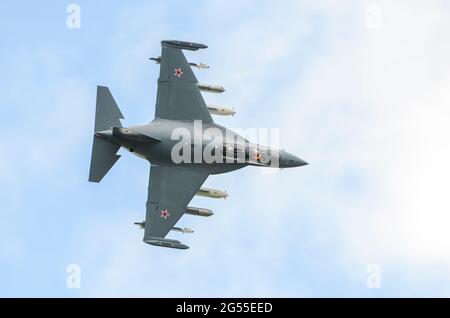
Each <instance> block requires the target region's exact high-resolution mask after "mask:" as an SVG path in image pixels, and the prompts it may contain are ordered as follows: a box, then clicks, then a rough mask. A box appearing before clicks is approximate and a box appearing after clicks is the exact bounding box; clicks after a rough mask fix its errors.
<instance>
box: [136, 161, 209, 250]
mask: <svg viewBox="0 0 450 318" xmlns="http://www.w3.org/2000/svg"><path fill="white" fill-rule="evenodd" d="M208 175H209V174H208V173H207V172H206V171H202V170H197V169H185V168H179V167H169V166H151V167H150V181H149V187H148V198H147V213H146V218H145V235H144V242H146V243H150V244H153V245H160V246H168V247H176V246H170V242H178V241H171V240H167V239H164V237H165V236H166V235H167V233H168V232H169V231H170V230H171V229H172V228H173V227H174V225H175V224H176V223H177V221H178V220H179V219H180V218H181V217H182V216H183V214H184V213H185V211H186V207H187V205H188V204H189V202H190V201H191V200H192V197H193V196H194V195H195V193H196V192H197V190H198V189H199V188H200V186H201V185H202V184H203V182H204V181H205V180H206V178H207V177H208ZM178 243H179V242H178ZM167 244H169V245H167ZM183 246H184V245H183ZM179 248H180V247H179ZM181 248H183V247H181ZM184 248H187V247H184Z"/></svg>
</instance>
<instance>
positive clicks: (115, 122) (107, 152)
mask: <svg viewBox="0 0 450 318" xmlns="http://www.w3.org/2000/svg"><path fill="white" fill-rule="evenodd" d="M121 118H122V119H123V118H124V117H123V115H122V113H121V112H120V109H119V107H118V106H117V104H116V102H115V101H114V98H113V97H112V95H111V93H110V91H109V89H108V88H107V87H103V86H97V105H96V110H95V128H94V129H95V132H94V142H93V145H92V155H91V168H90V171H89V181H91V182H100V180H102V179H103V177H104V176H105V175H106V174H107V173H108V171H109V170H110V169H111V167H112V166H113V165H114V164H115V163H116V161H117V160H119V158H120V156H119V155H117V154H116V153H117V151H118V150H119V148H120V145H117V144H114V143H112V142H110V141H107V140H104V139H102V138H100V137H98V136H96V135H95V133H97V132H101V131H104V130H109V129H111V128H112V127H122V124H121V122H120V119H121Z"/></svg>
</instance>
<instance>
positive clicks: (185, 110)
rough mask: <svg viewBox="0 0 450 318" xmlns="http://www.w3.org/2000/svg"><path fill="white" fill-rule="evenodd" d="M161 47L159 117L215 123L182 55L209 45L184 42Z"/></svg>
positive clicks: (157, 113)
mask: <svg viewBox="0 0 450 318" xmlns="http://www.w3.org/2000/svg"><path fill="white" fill-rule="evenodd" d="M161 45H162V53H161V58H160V64H161V68H160V73H159V79H158V93H157V97H156V110H155V117H159V118H167V119H173V120H202V121H203V122H212V121H213V120H212V117H211V114H210V113H209V111H208V108H207V107H206V104H205V101H204V100H203V97H202V95H201V93H200V90H199V89H198V86H197V83H198V81H197V78H196V77H195V75H194V72H193V71H192V69H191V66H190V65H189V63H188V62H187V60H186V57H185V56H184V54H183V51H182V49H187V50H198V49H202V48H206V45H203V44H197V43H188V42H180V41H162V42H161Z"/></svg>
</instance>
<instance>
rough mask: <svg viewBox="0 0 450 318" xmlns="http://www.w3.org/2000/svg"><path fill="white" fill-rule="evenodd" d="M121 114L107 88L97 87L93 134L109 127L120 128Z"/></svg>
mask: <svg viewBox="0 0 450 318" xmlns="http://www.w3.org/2000/svg"><path fill="white" fill-rule="evenodd" d="M123 118H124V117H123V115H122V112H121V111H120V109H119V107H118V106H117V104H116V101H115V100H114V97H112V95H111V92H110V91H109V89H108V87H104V86H97V105H96V108H95V132H98V131H103V130H108V129H110V128H111V127H122V124H121V123H120V119H123Z"/></svg>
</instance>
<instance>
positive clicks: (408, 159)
mask: <svg viewBox="0 0 450 318" xmlns="http://www.w3.org/2000/svg"><path fill="white" fill-rule="evenodd" d="M75 3H76V4H78V5H79V6H80V8H81V28H80V29H69V28H68V27H67V26H66V19H67V16H68V13H67V12H66V8H67V5H69V4H70V2H67V3H64V2H61V1H58V2H57V1H39V2H36V3H34V2H33V3H30V2H26V1H2V3H1V4H0V32H1V38H2V45H1V47H0V70H1V71H2V73H3V76H2V77H0V88H1V90H0V92H1V94H0V106H1V110H2V115H3V118H4V120H3V122H2V125H1V126H0V133H1V140H2V144H3V145H2V146H3V147H2V148H1V149H0V180H1V181H0V199H1V202H2V208H1V209H0V217H1V220H2V221H1V222H0V282H1V285H0V296H33V297H36V296H58V297H80V296H137V297H143V296H153V297H170V296H178V297H188V296H192V297H193V296H203V297H214V296H228V297H232V296H261V297H263V296H268V297H270V296H275V297H276V296H288V297H315V296H325V297H328V296H344V297H346V296H361V297H380V296H449V295H450V271H449V270H448V268H450V266H449V265H450V253H449V251H450V248H449V246H448V245H449V244H450V235H449V234H448V230H447V229H448V226H449V225H450V217H449V215H450V214H449V213H448V212H449V210H450V204H449V203H448V202H447V201H448V200H447V197H448V190H447V189H448V181H447V180H448V179H449V178H448V177H450V173H449V171H448V167H447V166H448V159H450V149H449V147H448V142H447V140H446V137H445V136H448V133H449V129H448V127H447V126H448V125H447V123H448V120H449V119H450V111H449V109H450V108H449V107H448V106H449V104H450V95H449V92H450V89H449V87H450V78H449V74H450V63H449V62H448V56H450V44H449V43H448V41H447V39H448V36H449V34H450V7H449V4H448V1H437V0H436V1H427V2H422V1H396V2H395V3H392V2H390V1H367V2H364V1H345V2H340V3H339V4H337V3H335V2H334V1H283V3H282V4H280V3H279V2H278V1H277V2H275V1H272V2H265V4H261V3H260V1H241V2H240V3H233V5H230V4H229V2H227V1H217V0H215V1H198V2H195V3H187V2H185V1H165V2H156V1H155V2H154V3H152V2H150V1H128V2H127V3H125V2H123V1H77V2H75ZM162 39H181V40H190V41H196V42H201V43H205V44H207V45H209V48H208V49H207V50H202V51H198V52H195V53H194V52H187V53H186V55H187V56H188V58H189V59H190V60H192V61H194V62H203V63H206V64H209V65H210V66H211V68H210V69H209V70H199V71H196V74H197V77H198V78H199V80H200V81H201V82H206V83H212V84H220V85H223V86H224V87H225V88H226V89H227V91H226V92H225V93H224V94H221V95H212V94H209V95H207V94H205V95H204V97H205V100H206V101H207V102H211V103H215V104H219V105H230V106H233V107H234V108H235V109H236V111H237V115H236V116H234V117H230V118H228V117H225V118H217V117H216V118H215V120H216V121H217V122H218V123H220V124H223V125H226V126H229V127H240V128H246V127H254V128H259V127H265V128H279V129H280V134H281V139H280V140H281V145H282V146H283V147H284V148H285V149H286V150H288V151H290V152H293V153H295V154H296V155H298V156H300V157H301V158H304V159H305V160H307V161H308V162H310V166H307V167H302V168H299V169H293V170H287V169H285V170H283V171H281V172H277V173H274V174H264V173H262V172H261V170H259V169H256V168H248V169H242V170H239V171H236V172H233V173H230V174H225V175H219V176H213V177H210V178H209V179H208V180H207V182H206V183H205V185H207V186H210V187H216V188H220V189H226V190H227V191H228V192H229V193H230V197H229V198H228V199H227V200H220V201H218V200H212V199H206V198H194V199H193V202H192V205H194V206H201V207H206V208H210V209H212V210H213V211H214V212H215V215H214V216H213V217H211V218H208V219H202V218H195V217H192V216H185V217H184V218H182V219H181V220H180V222H179V224H180V225H182V226H187V227H191V228H193V229H194V230H195V233H194V234H190V235H187V234H184V235H183V234H180V233H173V234H171V237H173V238H177V239H180V240H181V241H183V242H184V243H186V244H187V245H189V246H190V247H191V248H190V249H189V250H187V251H178V250H171V249H161V248H155V247H151V246H149V245H147V244H144V243H143V242H142V237H143V232H142V230H139V229H138V228H137V227H136V226H134V225H133V222H136V221H142V220H143V219H144V214H145V201H146V195H147V193H146V192H147V183H148V164H147V163H145V162H144V161H142V160H141V159H138V158H136V157H134V156H131V155H129V154H128V153H127V152H123V153H122V152H121V154H122V158H121V159H120V160H119V162H118V163H117V164H116V165H115V166H114V168H113V169H112V170H111V171H110V172H109V173H108V175H107V176H106V177H105V178H104V180H102V182H101V183H100V184H91V183H88V182H87V177H88V167H89V159H90V151H91V143H92V129H93V123H94V112H95V110H94V108H95V91H96V85H98V84H101V85H106V86H109V88H110V90H111V92H112V94H113V96H114V97H115V99H116V102H117V104H118V105H119V107H120V108H121V110H122V113H123V114H124V115H125V118H126V119H125V121H123V123H124V125H133V124H140V123H146V122H148V121H150V120H151V119H152V118H153V114H154V105H155V97H156V80H157V76H158V71H159V69H158V66H156V65H154V64H153V63H152V62H150V61H148V58H149V57H151V56H157V55H159V54H160V41H161V40H162ZM69 264H79V265H80V268H81V288H79V289H70V288H67V285H66V279H67V275H68V274H67V273H66V267H67V266H68V265H69ZM370 264H376V266H378V268H379V269H380V273H381V276H380V277H381V284H380V286H379V287H380V288H368V287H367V279H368V277H369V276H370V273H368V272H367V269H368V268H370V266H369V265H370ZM368 266H369V267H368Z"/></svg>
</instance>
